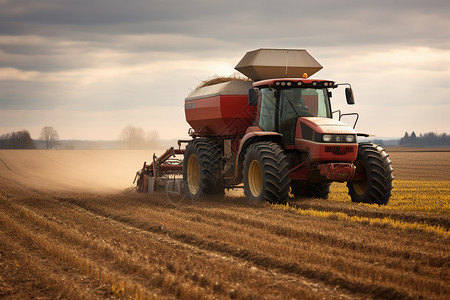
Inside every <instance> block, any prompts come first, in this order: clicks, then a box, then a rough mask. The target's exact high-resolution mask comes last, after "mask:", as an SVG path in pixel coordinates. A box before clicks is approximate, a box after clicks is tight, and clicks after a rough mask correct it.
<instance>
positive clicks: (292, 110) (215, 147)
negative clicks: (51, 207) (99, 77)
mask: <svg viewBox="0 0 450 300" xmlns="http://www.w3.org/2000/svg"><path fill="white" fill-rule="evenodd" d="M235 69H236V70H237V71H239V72H241V73H242V74H243V75H245V76H246V78H245V79H242V78H241V79H239V80H225V81H224V82H219V83H215V84H205V85H203V86H200V87H199V88H197V89H195V90H194V91H193V92H192V93H191V94H190V95H189V96H188V97H187V98H186V99H185V115H186V121H187V122H188V123H189V125H190V126H191V127H192V128H191V129H190V130H189V135H190V137H191V139H189V140H180V141H179V142H178V148H177V149H175V148H173V147H172V148H170V149H168V150H167V151H166V152H165V153H164V154H163V155H162V156H161V157H157V156H155V155H154V156H153V162H152V163H151V164H149V165H147V164H146V163H144V166H143V168H142V169H141V170H139V171H138V172H137V174H136V178H135V181H137V189H138V190H139V191H141V192H150V193H151V192H154V191H156V190H158V189H161V188H165V189H166V190H169V191H175V192H179V193H183V194H184V195H186V196H188V197H190V198H193V199H197V198H200V197H202V196H208V195H214V194H223V193H224V190H225V189H235V188H243V189H244V194H245V196H246V197H247V198H248V199H250V200H256V201H268V202H271V203H285V202H286V201H288V199H289V198H290V197H295V198H323V199H326V198H328V195H329V193H330V185H331V183H332V182H333V181H337V182H346V183H347V187H348V192H349V195H350V197H351V200H352V201H353V202H359V203H370V204H379V205H384V204H387V203H388V201H389V198H390V196H391V194H392V188H393V179H394V177H393V175H392V172H393V169H392V167H391V161H390V159H389V156H388V154H387V153H386V151H385V150H384V149H383V148H382V147H381V146H379V145H376V144H372V143H369V142H360V143H358V138H360V137H367V136H368V135H367V134H365V133H359V132H356V131H355V129H354V128H355V126H356V122H357V120H358V117H359V115H358V114H357V113H352V114H353V115H355V116H356V120H355V124H354V125H353V127H352V126H349V125H347V124H345V123H343V122H342V121H341V118H342V117H343V116H345V115H349V114H343V113H341V111H335V112H333V111H332V108H331V97H332V93H333V90H334V89H336V88H338V87H339V86H342V85H345V86H347V87H346V88H345V96H346V100H347V103H348V104H349V105H352V104H354V103H355V101H354V96H353V91H352V88H351V86H350V84H348V83H344V84H337V83H336V82H335V81H332V80H325V79H315V78H311V77H310V76H311V75H313V74H314V73H316V72H317V71H319V70H320V69H322V66H321V65H320V64H319V63H318V62H317V61H316V60H315V59H314V58H313V57H312V56H311V55H310V54H309V53H308V52H307V51H306V50H298V49H258V50H254V51H250V52H248V53H247V54H246V55H245V56H244V57H243V58H242V59H241V61H240V62H239V63H238V64H237V65H236V67H235ZM333 116H335V118H333ZM183 144H186V146H185V148H182V145H183Z"/></svg>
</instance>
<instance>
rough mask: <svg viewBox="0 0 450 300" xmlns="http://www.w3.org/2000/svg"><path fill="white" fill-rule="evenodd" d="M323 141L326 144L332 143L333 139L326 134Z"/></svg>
mask: <svg viewBox="0 0 450 300" xmlns="http://www.w3.org/2000/svg"><path fill="white" fill-rule="evenodd" d="M322 139H323V141H324V142H331V139H332V137H331V135H329V134H324V135H323V136H322Z"/></svg>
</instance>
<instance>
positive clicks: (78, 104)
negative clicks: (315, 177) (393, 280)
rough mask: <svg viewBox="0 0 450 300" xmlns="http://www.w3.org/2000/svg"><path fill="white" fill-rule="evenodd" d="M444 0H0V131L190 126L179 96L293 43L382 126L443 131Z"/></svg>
mask: <svg viewBox="0 0 450 300" xmlns="http://www.w3.org/2000/svg"><path fill="white" fill-rule="evenodd" d="M449 28H450V1H448V0H440V1H437V0H426V1H425V0H421V1H416V0H397V1H392V0H377V1H373V0H371V1H361V0H354V1H350V0H341V1H334V0H324V1H303V0H296V1H287V0H284V1H283V0H280V1H273V0H271V1H266V0H262V1H242V0H240V1H236V0H227V1H214V0H195V1H181V0H177V1H175V0H127V1H123V0H0V134H3V133H8V132H11V131H16V130H21V129H27V130H29V131H30V133H31V135H32V137H33V138H38V137H39V131H40V129H41V128H42V127H44V126H53V127H54V128H55V129H56V130H57V131H58V132H59V135H60V138H61V139H83V140H112V139H117V138H118V136H119V134H120V131H121V130H122V128H124V127H125V126H127V125H129V124H132V125H135V126H139V127H142V128H144V129H145V130H147V131H151V130H157V131H158V132H159V135H160V136H161V137H162V138H164V139H169V138H178V137H180V138H185V137H186V132H187V130H188V128H189V126H188V125H187V124H186V122H185V120H184V110H183V102H184V98H185V97H186V96H187V95H188V94H189V93H190V92H191V91H192V89H193V88H195V87H196V86H197V85H198V84H199V83H200V82H201V81H202V80H205V79H207V78H208V77H211V76H213V75H215V74H218V75H231V74H233V73H234V72H235V70H234V66H235V65H236V64H237V63H238V62H239V60H240V59H241V57H242V56H243V55H244V54H245V53H246V52H247V51H250V50H254V49H258V48H300V49H307V50H308V52H309V53H310V54H311V55H312V56H314V57H315V58H316V60H317V61H319V62H320V63H321V64H322V65H323V66H324V68H323V69H322V70H321V71H320V72H318V73H317V74H316V75H314V77H316V78H326V79H333V80H335V81H337V82H350V83H351V84H352V86H353V89H354V93H355V97H356V101H357V104H356V105H354V106H347V105H346V104H345V100H344V97H343V94H344V93H343V90H342V91H339V90H336V91H335V92H334V97H333V106H334V107H333V108H334V109H338V108H339V109H341V110H343V111H344V112H353V111H357V112H359V113H360V122H359V123H358V126H357V129H358V130H359V131H363V132H368V133H371V134H374V135H376V136H378V137H400V136H403V134H404V133H405V131H408V132H411V131H413V130H414V131H415V132H416V133H425V132H430V131H434V132H438V133H443V132H446V133H450V130H449V129H450V121H449V120H450V117H449V114H450V30H449Z"/></svg>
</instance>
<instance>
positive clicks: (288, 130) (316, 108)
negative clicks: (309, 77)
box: [259, 87, 332, 144]
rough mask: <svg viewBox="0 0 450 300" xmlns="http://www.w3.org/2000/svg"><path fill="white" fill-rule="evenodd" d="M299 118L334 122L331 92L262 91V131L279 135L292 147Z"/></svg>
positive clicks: (297, 90)
mask: <svg viewBox="0 0 450 300" xmlns="http://www.w3.org/2000/svg"><path fill="white" fill-rule="evenodd" d="M299 117H323V118H331V117H332V116H331V109H330V101H329V99H328V90H327V89H325V88H324V89H314V88H285V89H273V88H269V87H266V88H262V89H261V107H260V115H259V127H260V128H261V129H262V130H264V131H277V132H280V133H281V134H283V136H284V139H285V142H286V143H288V144H292V143H293V142H294V140H295V125H296V123H297V119H298V118H299Z"/></svg>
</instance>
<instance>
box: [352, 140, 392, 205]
mask: <svg viewBox="0 0 450 300" xmlns="http://www.w3.org/2000/svg"><path fill="white" fill-rule="evenodd" d="M354 165H355V167H356V173H357V174H363V175H365V176H366V179H365V180H361V181H349V182H347V187H348V194H349V195H350V197H351V199H352V201H353V202H358V203H369V204H378V205H385V204H388V202H389V198H390V197H391V195H392V188H393V184H392V182H393V180H394V176H393V175H392V172H393V169H392V166H391V160H390V159H389V155H388V154H387V153H386V151H385V150H384V149H383V148H382V147H381V146H379V145H376V144H371V143H361V144H359V145H358V155H357V157H356V160H355V162H354Z"/></svg>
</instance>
